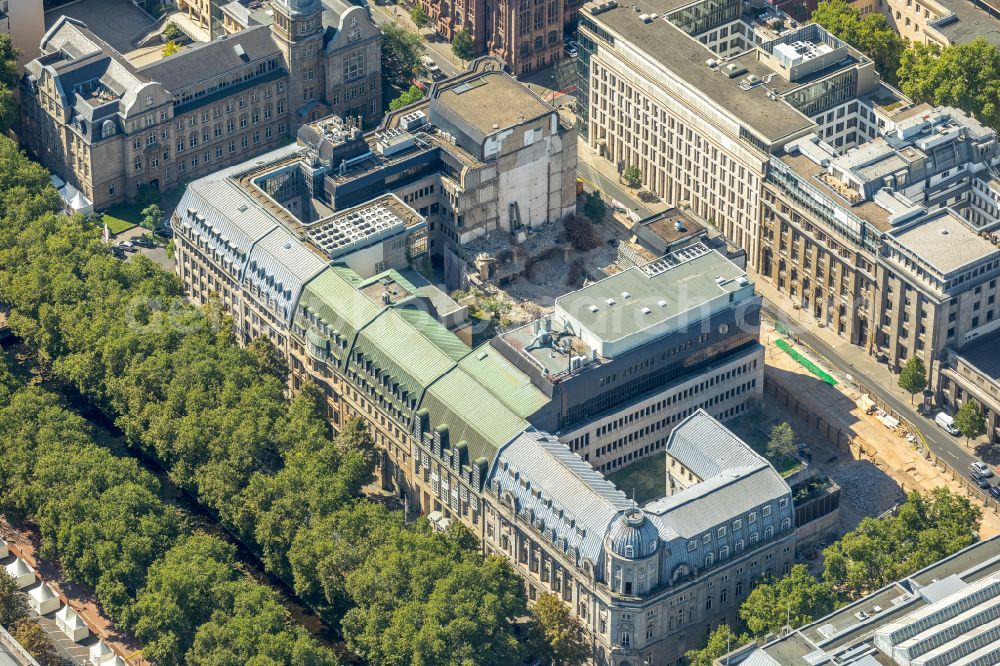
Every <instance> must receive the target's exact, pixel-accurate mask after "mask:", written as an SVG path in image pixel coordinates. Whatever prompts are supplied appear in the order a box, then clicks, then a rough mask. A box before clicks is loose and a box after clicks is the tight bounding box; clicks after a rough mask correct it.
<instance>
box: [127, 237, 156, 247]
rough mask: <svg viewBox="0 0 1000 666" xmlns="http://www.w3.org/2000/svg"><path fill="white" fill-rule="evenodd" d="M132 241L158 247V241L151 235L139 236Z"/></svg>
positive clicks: (141, 245) (140, 244)
mask: <svg viewBox="0 0 1000 666" xmlns="http://www.w3.org/2000/svg"><path fill="white" fill-rule="evenodd" d="M132 243H133V244H135V245H137V246H139V247H146V248H149V247H156V243H155V242H154V241H153V239H152V238H150V237H149V236H138V237H136V238H133V239H132Z"/></svg>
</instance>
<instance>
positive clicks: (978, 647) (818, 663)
mask: <svg viewBox="0 0 1000 666" xmlns="http://www.w3.org/2000/svg"><path fill="white" fill-rule="evenodd" d="M998 663H1000V537H993V538H992V539H988V540H986V541H982V542H980V543H977V544H974V545H972V546H969V547H968V548H966V549H964V550H961V551H959V552H957V553H955V554H954V555H951V556H949V557H946V558H944V559H943V560H940V561H938V562H936V563H934V564H932V565H931V566H929V567H927V568H926V569H923V570H921V571H918V572H916V573H914V574H913V575H912V576H908V577H907V578H904V579H903V580H900V581H897V582H895V583H892V584H891V585H888V586H886V587H884V588H882V589H881V590H878V591H877V592H874V593H872V594H870V595H868V596H867V597H865V598H864V599H860V600H859V601H856V602H854V603H852V604H849V605H847V606H844V607H843V608H841V609H839V610H837V611H835V612H833V613H831V614H830V615H827V616H826V617H822V618H819V619H818V620H816V621H815V622H813V623H811V624H807V625H805V626H804V627H800V628H798V629H795V630H793V631H790V632H789V633H787V634H784V635H783V636H782V637H781V638H778V639H775V640H773V641H771V642H769V643H766V644H765V645H763V646H757V645H756V644H750V645H749V646H747V647H745V648H741V649H740V650H737V651H735V652H733V653H732V654H730V655H727V656H726V657H722V658H721V659H718V660H716V664H720V665H723V666H740V665H742V666H833V665H834V664H836V665H837V666H879V665H882V666H992V665H994V664H998Z"/></svg>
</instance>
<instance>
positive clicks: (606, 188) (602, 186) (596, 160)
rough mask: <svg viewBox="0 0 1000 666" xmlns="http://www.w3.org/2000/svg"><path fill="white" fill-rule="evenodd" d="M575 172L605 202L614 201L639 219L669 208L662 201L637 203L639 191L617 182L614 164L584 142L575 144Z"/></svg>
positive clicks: (616, 171) (616, 170)
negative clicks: (598, 193)
mask: <svg viewBox="0 0 1000 666" xmlns="http://www.w3.org/2000/svg"><path fill="white" fill-rule="evenodd" d="M576 153H577V171H578V172H579V174H580V176H582V177H583V180H584V183H585V184H588V185H590V187H591V188H592V189H595V190H599V191H600V192H601V194H602V195H604V199H605V201H608V200H609V199H614V200H616V201H618V203H620V204H621V205H622V206H624V207H626V208H628V209H629V210H631V211H634V212H635V213H636V214H637V215H639V217H640V219H641V218H646V217H649V216H650V215H654V214H656V213H660V212H663V211H665V210H667V209H668V208H670V206H668V205H667V204H666V203H665V202H664V201H663V200H662V199H661V200H659V201H656V202H652V203H644V202H642V201H639V198H638V197H637V196H636V195H637V194H638V192H639V190H633V189H631V188H628V187H626V186H625V185H624V184H623V183H620V182H619V180H618V169H617V168H616V166H615V165H614V164H612V163H611V162H609V161H608V160H606V159H604V158H603V157H601V156H600V155H598V154H597V153H596V152H594V150H593V149H592V148H591V147H590V146H589V145H587V144H586V143H585V142H582V141H581V142H579V143H578V144H577V149H576Z"/></svg>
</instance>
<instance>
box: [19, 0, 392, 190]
mask: <svg viewBox="0 0 1000 666" xmlns="http://www.w3.org/2000/svg"><path fill="white" fill-rule="evenodd" d="M274 8H275V16H276V17H278V21H279V23H282V24H285V23H287V25H294V26H300V25H309V26H311V28H310V31H309V33H308V35H306V33H305V32H301V31H299V28H298V27H295V28H293V29H292V31H293V33H294V35H293V36H289V34H288V33H287V32H281V31H280V30H278V29H276V28H272V27H269V26H264V25H255V26H250V27H248V28H246V29H245V30H242V31H240V32H238V33H237V34H234V35H230V36H228V37H225V38H220V39H217V40H214V41H212V42H208V43H203V44H198V45H195V46H193V47H191V48H189V49H186V50H183V51H182V52H180V53H178V54H176V55H173V56H170V57H167V58H164V59H162V60H158V61H156V62H153V63H152V64H149V65H145V66H142V67H135V66H133V65H132V63H130V62H129V61H128V60H126V59H125V58H124V57H123V56H121V55H120V54H119V53H117V52H116V51H115V50H114V49H113V48H112V47H111V46H110V45H108V44H107V43H105V42H104V41H102V40H101V39H100V38H98V37H97V36H96V35H95V34H94V33H93V32H91V31H90V30H89V29H87V27H86V26H85V25H83V24H82V23H80V22H79V21H75V20H73V19H70V18H67V17H63V18H61V19H60V20H59V21H58V22H56V24H55V25H53V27H52V28H51V29H50V30H49V31H48V32H47V33H46V35H45V38H44V39H43V40H42V43H41V50H42V55H41V57H39V58H36V59H34V60H32V61H31V62H29V63H28V65H27V66H26V75H25V77H24V78H23V79H22V82H21V88H20V90H21V99H22V121H23V122H22V129H23V132H22V133H23V138H24V143H25V146H26V147H27V148H28V149H29V150H30V151H32V152H33V153H34V154H35V155H37V156H38V158H39V159H40V161H41V162H42V163H43V164H45V165H46V166H47V167H48V168H50V169H51V170H52V171H54V172H55V173H56V174H58V175H59V176H60V177H61V178H62V179H64V180H65V181H67V182H69V183H71V184H72V185H74V186H75V187H76V188H77V189H79V190H80V191H81V192H82V193H83V195H84V196H86V198H87V199H88V200H89V201H90V202H91V203H92V204H93V205H94V206H95V207H97V208H103V207H106V206H108V205H111V204H113V203H116V202H119V201H122V200H124V199H125V198H131V197H134V196H136V194H137V193H138V192H139V188H140V187H144V186H145V187H152V188H154V189H160V190H167V189H170V188H172V187H175V186H176V185H178V184H179V183H181V182H182V181H184V180H187V179H189V178H193V177H197V176H198V175H200V174H204V173H209V172H211V171H213V170H215V169H218V168H221V167H223V166H225V165H228V164H235V163H238V162H241V161H243V160H245V159H247V156H248V155H253V154H259V153H262V152H266V151H267V150H270V149H273V148H275V147H277V146H279V145H281V144H282V143H284V142H285V141H287V139H288V137H289V136H292V135H293V133H294V131H295V130H296V129H297V127H298V125H299V124H300V123H301V122H305V121H307V120H308V119H309V118H314V117H318V115H319V114H323V113H328V112H329V110H330V109H331V108H334V107H336V108H338V109H341V110H345V109H346V110H354V111H357V112H358V115H361V116H362V121H363V122H364V121H367V122H374V120H375V119H377V118H378V117H379V115H380V113H381V92H380V91H381V87H380V85H378V84H376V83H375V82H377V81H379V72H380V70H381V63H380V58H379V49H380V37H379V34H380V33H379V32H378V29H377V28H376V27H375V26H374V24H373V23H371V21H370V19H369V18H368V15H367V14H366V13H365V12H364V10H363V9H362V8H359V7H355V8H351V9H346V8H345V12H344V13H343V14H342V15H340V16H339V17H338V18H336V21H337V24H338V25H340V23H344V22H346V25H347V26H350V25H351V24H353V23H355V22H357V24H358V25H359V26H362V25H363V26H364V30H363V31H362V32H363V34H364V36H363V37H361V36H359V37H358V38H357V39H356V43H344V44H342V43H341V41H342V39H347V41H348V42H350V40H349V39H348V37H349V34H348V35H346V36H345V34H344V33H345V30H344V29H343V27H344V26H341V28H334V27H332V26H331V25H327V26H326V27H325V28H324V27H322V25H323V23H322V20H323V17H324V16H325V17H327V18H328V19H329V20H331V21H332V20H334V19H333V16H335V14H334V13H333V12H332V10H329V9H326V10H324V8H323V6H322V5H320V4H319V3H318V2H316V3H308V6H302V5H300V4H295V7H294V8H293V7H292V6H291V5H285V4H283V3H282V2H276V3H275V5H274ZM282 17H285V18H282ZM293 19H294V20H293ZM356 30H360V28H356ZM359 34H360V33H359ZM305 37H308V40H305V39H304V38H305ZM300 38H302V39H300ZM306 41H307V42H308V45H306ZM320 46H322V49H320ZM306 55H308V58H307V59H306V60H303V58H305V56H306ZM305 62H308V63H312V66H308V65H306V66H304V63H305ZM317 63H318V64H317ZM352 63H354V64H358V65H359V66H360V68H359V69H352V67H354V65H353V64H352ZM348 71H350V72H351V73H350V76H346V77H345V76H344V74H343V73H344V72H348ZM325 72H333V73H330V74H329V75H328V74H327V73H325ZM351 77H353V78H351ZM355 86H356V87H358V88H363V89H364V96H363V97H358V96H352V97H351V98H350V100H347V97H348V96H349V95H350V91H351V90H353V89H354V88H355ZM355 98H356V99H363V100H365V101H364V104H363V105H362V106H361V107H357V106H355V103H356V102H355ZM345 100H347V101H346V102H345ZM328 101H329V102H331V104H327V102H328Z"/></svg>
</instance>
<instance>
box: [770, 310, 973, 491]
mask: <svg viewBox="0 0 1000 666" xmlns="http://www.w3.org/2000/svg"><path fill="white" fill-rule="evenodd" d="M763 310H764V313H765V314H766V315H767V316H769V317H771V318H772V319H774V320H776V321H780V322H782V323H783V324H785V325H786V326H787V327H788V328H789V330H792V331H794V333H795V335H796V336H797V337H798V338H799V339H800V340H801V341H802V342H803V343H805V344H806V345H807V346H808V347H809V348H810V349H812V350H813V351H814V352H816V353H817V354H819V355H820V356H822V357H823V358H824V359H825V360H826V362H827V363H829V364H830V365H831V366H833V367H834V368H835V369H836V370H838V371H840V372H841V373H847V374H850V375H851V376H853V377H855V378H856V379H858V380H859V381H862V382H863V383H864V384H865V385H866V386H867V387H868V388H869V389H871V390H872V391H873V392H874V393H875V394H877V395H878V397H879V398H881V399H882V400H883V401H884V402H885V403H886V404H888V405H889V406H891V407H892V408H893V410H895V411H896V413H898V414H902V415H903V416H905V417H906V418H907V420H909V421H910V423H912V424H913V426H914V427H915V428H917V429H918V430H920V433H921V434H922V435H923V437H924V441H926V442H927V446H928V448H930V450H931V451H933V452H934V453H935V454H937V455H938V456H940V457H941V458H943V459H944V460H946V461H947V462H948V464H949V465H951V466H952V467H954V468H955V470H956V471H957V472H958V473H960V474H965V473H967V472H968V471H969V464H970V463H972V462H973V461H976V460H978V458H977V457H976V456H975V455H973V454H972V453H971V452H970V451H969V450H968V449H966V448H965V447H964V446H963V445H962V440H961V439H960V438H958V437H953V436H952V435H949V434H948V433H947V432H945V431H944V430H942V429H941V428H939V427H938V426H937V425H935V423H934V421H933V420H931V419H929V418H927V417H926V416H921V415H920V414H918V413H917V411H916V409H914V408H913V407H911V406H910V404H909V403H908V402H907V401H906V400H904V399H902V398H900V396H898V395H896V394H895V393H894V392H892V391H890V390H888V389H887V388H885V387H884V386H882V382H884V381H885V378H880V379H876V377H875V376H874V375H875V372H877V371H878V370H879V369H882V368H881V367H880V366H878V365H876V364H875V363H874V361H872V363H871V365H872V366H874V367H859V366H858V365H855V364H854V363H852V362H851V360H850V359H848V358H846V357H844V356H843V355H842V354H840V353H839V352H838V351H837V350H835V349H833V348H832V347H830V346H829V345H828V344H826V343H825V342H824V341H823V340H821V339H820V338H819V337H817V336H816V335H814V334H812V333H810V332H809V331H808V330H805V329H804V328H802V327H801V326H798V325H797V324H796V321H795V319H794V318H793V317H790V316H789V315H788V314H786V313H785V312H783V311H782V310H781V309H780V308H779V307H778V306H776V305H775V304H774V303H772V302H771V301H769V300H767V299H766V298H765V299H764V307H763ZM865 365H868V364H865ZM882 371H883V372H882V374H884V375H886V377H888V371H886V370H884V369H882Z"/></svg>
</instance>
